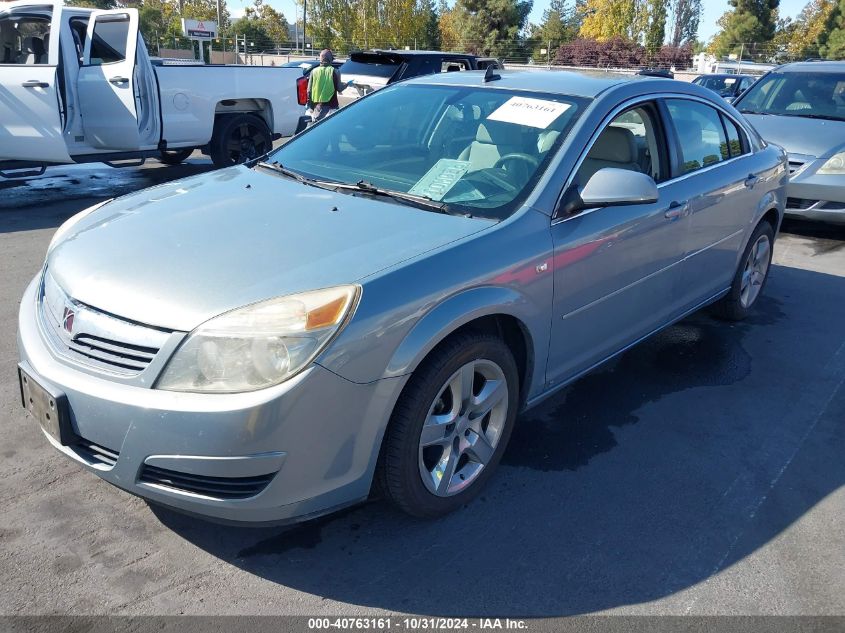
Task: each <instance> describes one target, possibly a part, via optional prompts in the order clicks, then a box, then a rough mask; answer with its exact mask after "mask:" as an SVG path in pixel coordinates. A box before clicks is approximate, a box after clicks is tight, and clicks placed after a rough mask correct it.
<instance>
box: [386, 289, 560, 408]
mask: <svg viewBox="0 0 845 633" xmlns="http://www.w3.org/2000/svg"><path fill="white" fill-rule="evenodd" d="M527 307H528V303H527V300H526V299H525V298H524V297H523V296H522V295H520V294H519V293H518V292H516V291H514V290H512V289H508V288H496V287H483V288H474V289H472V290H468V291H466V292H463V293H460V294H458V295H455V296H453V297H450V298H449V299H447V300H446V301H444V302H442V303H440V304H439V305H437V306H436V307H435V308H434V309H432V310H430V311H429V312H427V313H426V314H425V316H423V317H422V318H421V319H420V320H419V321H418V322H417V323H416V324H415V325H414V327H413V328H412V329H411V331H410V332H409V333H408V334H407V335H406V336H405V338H404V339H403V341H402V343H400V345H399V346H398V347H397V349H396V351H395V353H394V354H393V357H392V358H391V360H390V363H389V364H388V366H387V369H386V371H385V377H396V376H402V375H407V374H410V373H413V371H414V370H415V369H416V368H417V367H418V366H419V364H420V363H421V362H423V360H425V358H427V357H428V356H429V355H430V354H431V353H432V352H433V351H434V350H435V349H436V348H437V347H439V346H440V345H442V344H443V343H444V342H445V341H446V340H447V339H449V338H451V337H452V336H455V335H456V334H458V333H460V332H465V331H467V330H480V331H483V332H488V333H493V334H496V335H497V336H500V337H501V338H502V340H503V341H504V342H505V344H506V345H507V346H508V348H509V349H510V350H511V353H512V354H513V355H514V360H515V361H516V363H517V368H518V370H519V378H520V408H521V407H522V405H524V404H525V401H526V399H527V396H528V393H529V392H530V391H531V387H532V383H533V382H534V381H535V379H536V377H537V375H538V374H539V375H540V376H541V377H542V372H541V371H540V370H539V368H538V367H537V364H538V361H539V362H544V361H545V355H544V354H543V353H541V350H540V349H538V345H541V344H542V343H540V342H539V341H537V337H535V336H534V335H532V330H531V328H530V326H529V322H530V317H529V316H528V314H527V313H528V312H530V311H529V310H528V309H527Z"/></svg>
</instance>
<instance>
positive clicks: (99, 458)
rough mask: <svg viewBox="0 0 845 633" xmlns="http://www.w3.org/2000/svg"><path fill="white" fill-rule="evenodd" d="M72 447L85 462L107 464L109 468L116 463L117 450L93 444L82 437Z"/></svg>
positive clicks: (118, 454)
mask: <svg viewBox="0 0 845 633" xmlns="http://www.w3.org/2000/svg"><path fill="white" fill-rule="evenodd" d="M72 448H73V450H74V451H76V453H77V454H78V455H79V456H80V457H81V458H82V459H84V460H85V461H86V462H88V463H91V464H100V465H102V466H108V467H109V468H111V467H112V466H114V465H115V464H116V463H117V458H118V457H119V456H120V453H119V452H118V451H115V450H112V449H110V448H106V447H105V446H100V445H99V444H94V442H89V441H88V440H86V439H84V438H79V440H78V441H77V442H76V444H74V445H73V446H72Z"/></svg>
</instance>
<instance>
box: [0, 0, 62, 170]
mask: <svg viewBox="0 0 845 633" xmlns="http://www.w3.org/2000/svg"><path fill="white" fill-rule="evenodd" d="M50 10H51V8H50V7H41V6H37V7H23V6H20V7H13V8H10V9H5V10H4V9H2V8H0V22H3V23H6V24H8V25H10V26H11V25H12V24H14V23H17V24H19V25H21V26H24V27H26V28H29V29H30V31H28V32H30V33H33V34H34V35H33V36H31V37H27V38H26V39H28V40H34V39H36V38H37V39H38V40H39V41H40V42H41V43H42V44H41V46H39V47H38V51H41V49H42V47H43V46H44V44H43V42H44V37H43V35H45V34H46V35H47V37H48V38H49V34H50V33H53V34H55V39H56V40H58V33H59V25H60V24H61V13H62V5H61V4H56V5H53V6H52V16H51V14H50ZM41 25H43V27H42V26H41ZM47 28H49V31H45V29H47ZM36 29H39V30H36ZM8 31H9V32H11V29H9V30H8ZM39 36H40V37H39ZM7 49H8V50H7ZM15 53H16V51H13V50H12V47H11V43H9V44H7V45H6V46H3V47H0V61H3V63H2V71H0V160H20V161H26V162H38V163H69V162H70V156H68V151H67V146H66V145H65V141H64V137H63V136H62V134H63V130H64V121H63V119H62V108H61V102H60V100H61V95H60V93H59V86H58V78H57V73H56V70H57V68H58V66H59V55H60V54H61V49H60V47H59V46H58V42H55V43H54V45H53V46H50V47H49V52H48V53H47V54H41V55H39V54H36V53H31V54H29V55H27V53H26V51H21V53H20V55H18V56H16V55H15ZM6 59H8V62H10V63H7V62H6V61H4V60H6Z"/></svg>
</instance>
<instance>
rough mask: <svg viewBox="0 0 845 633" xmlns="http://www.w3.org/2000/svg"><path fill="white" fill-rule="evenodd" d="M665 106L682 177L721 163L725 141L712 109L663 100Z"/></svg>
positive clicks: (719, 120) (679, 101) (714, 110)
mask: <svg viewBox="0 0 845 633" xmlns="http://www.w3.org/2000/svg"><path fill="white" fill-rule="evenodd" d="M666 106H667V108H668V109H669V115H670V117H671V119H672V125H673V126H674V128H675V133H676V137H677V139H678V146H679V147H678V150H679V152H680V155H681V173H682V174H689V173H691V172H694V171H696V170H698V169H703V168H704V167H709V166H710V165H715V164H716V163H719V162H721V161H722V160H725V158H726V157H725V155H724V154H723V151H726V148H727V142H728V141H727V138H726V137H725V129H724V127H722V121H721V115H720V114H719V112H718V111H717V110H716V109H715V108H711V107H710V106H708V105H705V104H703V103H699V102H698V101H688V100H686V99H667V100H666Z"/></svg>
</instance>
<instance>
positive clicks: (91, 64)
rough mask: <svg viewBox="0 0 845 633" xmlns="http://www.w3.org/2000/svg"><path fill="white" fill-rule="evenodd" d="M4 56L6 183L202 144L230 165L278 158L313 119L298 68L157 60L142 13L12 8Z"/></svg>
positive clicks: (1, 139) (174, 153) (3, 30)
mask: <svg viewBox="0 0 845 633" xmlns="http://www.w3.org/2000/svg"><path fill="white" fill-rule="evenodd" d="M0 58H2V59H3V60H5V61H4V62H3V65H2V70H0V93H2V94H3V95H4V100H5V101H6V104H7V105H6V106H5V107H4V108H3V114H2V116H0V175H4V176H13V175H26V174H27V173H29V172H31V171H32V170H33V169H35V170H38V171H43V169H44V168H45V167H46V166H48V165H56V164H63V163H84V162H92V161H95V162H105V163H112V162H114V161H119V160H124V159H135V158H148V157H158V158H160V159H161V160H162V161H163V162H165V163H168V164H177V163H180V162H182V161H183V160H184V159H185V158H187V157H188V156H189V155H190V154H191V152H192V151H193V150H194V149H196V148H202V149H203V151H205V152H206V153H208V154H210V155H211V158H212V160H213V161H214V163H215V164H216V165H217V166H220V167H225V166H228V165H232V164H235V163H239V162H243V161H244V160H248V159H250V158H255V157H256V156H260V155H262V154H264V153H266V152H268V151H269V150H270V149H271V148H272V141H273V139H274V138H278V137H279V136H290V135H292V134H293V133H294V132H295V131H296V129H297V127H298V126H299V125H300V118H301V117H304V114H305V108H304V107H303V106H302V105H300V104H299V103H298V102H297V86H296V79H297V78H298V77H299V76H300V72H299V71H298V70H295V69H290V68H287V69H283V68H267V67H265V68H262V67H258V66H212V65H207V66H206V65H202V64H196V63H195V64H193V65H186V64H178V65H169V64H167V63H166V62H163V61H160V60H159V61H157V62H156V63H153V62H151V60H150V58H149V56H148V54H147V50H146V47H145V46H144V40H143V39H142V38H141V37H139V33H138V11H137V10H136V9H117V10H113V11H95V10H91V9H80V8H76V7H70V6H64V5H63V4H62V3H61V2H56V3H53V4H51V3H49V2H37V3H33V2H31V1H30V2H27V1H24V2H11V3H5V4H3V5H0ZM10 104H13V105H10ZM21 169H23V170H26V171H25V172H20V171H15V170H21Z"/></svg>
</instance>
